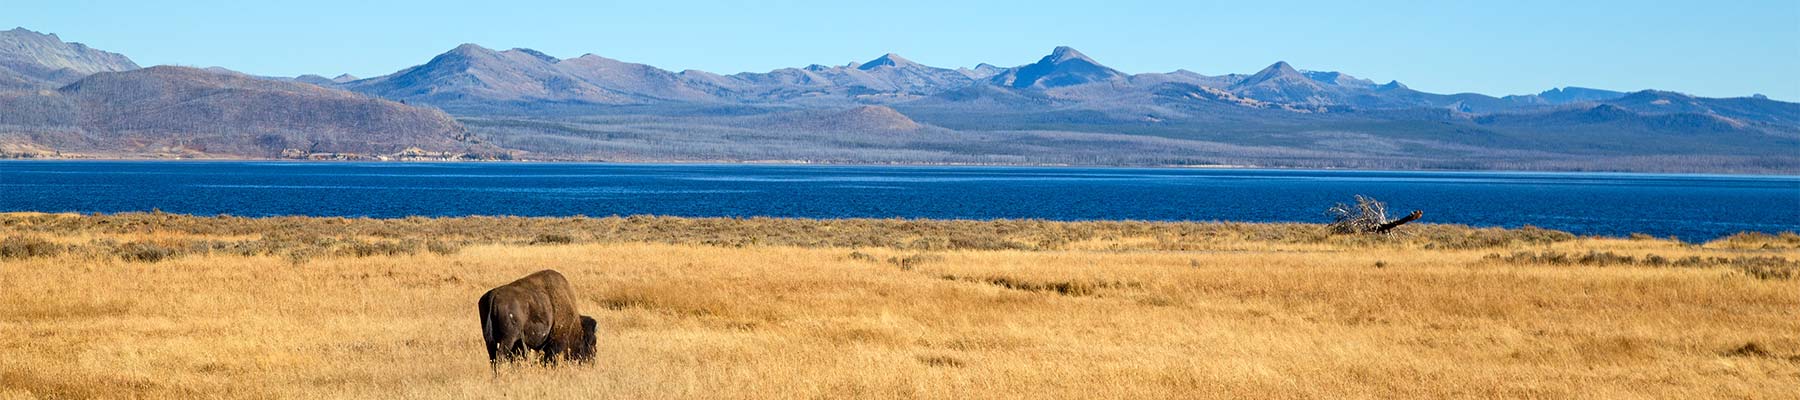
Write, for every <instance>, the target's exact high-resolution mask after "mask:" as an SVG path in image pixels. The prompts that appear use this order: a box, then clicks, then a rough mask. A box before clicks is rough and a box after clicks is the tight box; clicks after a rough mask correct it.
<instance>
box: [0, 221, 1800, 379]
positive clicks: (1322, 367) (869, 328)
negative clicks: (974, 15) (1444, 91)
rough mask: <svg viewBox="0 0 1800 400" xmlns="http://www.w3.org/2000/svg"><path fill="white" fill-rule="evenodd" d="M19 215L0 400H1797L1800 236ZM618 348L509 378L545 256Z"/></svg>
mask: <svg viewBox="0 0 1800 400" xmlns="http://www.w3.org/2000/svg"><path fill="white" fill-rule="evenodd" d="M1323 232H1324V228H1323V227H1321V226H1314V225H1298V224H1227V223H1180V224H1177V223H1136V222H1110V223H1109V222H1096V223H1052V222H1039V221H993V222H973V221H882V220H844V221H806V220H770V219H681V218H644V217H633V218H560V219H525V218H457V219H422V218H412V219H403V220H357V219H338V218H270V219H245V218H214V217H191V216H180V215H168V214H121V215H108V216H77V215H46V214H4V215H0V238H3V241H0V398H90V397H97V398H383V399H386V398H472V397H474V398H480V397H524V398H531V397H546V398H959V399H960V398H1240V397H1257V398H1418V397H1534V398H1641V397H1650V398H1720V397H1724V398H1794V396H1795V393H1800V277H1796V276H1795V275H1796V262H1797V261H1796V260H1800V236H1792V235H1784V236H1767V235H1740V236H1736V237H1732V238H1729V239H1723V240H1719V241H1714V242H1711V243H1705V244H1688V243H1680V242H1676V241H1671V240H1665V239H1654V238H1635V239H1623V238H1575V237H1571V236H1568V235H1566V234H1560V233H1557V232H1548V231H1540V230H1497V229H1470V228H1466V227H1457V226H1444V225H1419V226H1407V227H1403V228H1402V229H1401V233H1400V234H1398V235H1395V236H1393V237H1345V236H1330V235H1327V234H1324V233H1323ZM546 268H550V269H556V270H559V271H562V272H563V273H564V274H566V275H567V276H568V277H569V279H570V280H571V281H572V283H573V284H574V285H575V289H576V290H577V291H578V292H579V296H578V301H579V302H580V307H581V308H582V310H583V312H584V313H585V314H589V315H592V316H594V317H595V318H596V319H598V320H599V321H600V326H601V338H600V349H599V354H600V357H599V359H598V361H597V362H596V363H594V364H592V365H587V366H578V367H561V368H551V369H546V368H542V367H538V366H533V365H524V364H522V365H515V366H511V367H508V368H504V369H502V371H501V374H500V375H499V376H498V377H495V376H492V375H490V373H489V370H488V365H487V360H486V354H485V352H484V350H483V349H482V343H481V334H480V330H479V322H478V320H477V319H476V311H475V302H476V299H477V298H478V297H479V296H480V295H481V293H482V292H484V291H485V290H486V289H488V288H490V287H492V286H495V285H499V284H502V283H505V282H508V281H510V280H512V279H514V278H517V277H519V276H522V275H524V274H527V273H530V272H532V271H536V270H540V269H546Z"/></svg>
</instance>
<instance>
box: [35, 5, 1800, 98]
mask: <svg viewBox="0 0 1800 400" xmlns="http://www.w3.org/2000/svg"><path fill="white" fill-rule="evenodd" d="M162 3H178V4H162ZM283 3H285V4H283ZM658 3H665V2H653V1H631V2H608V1H527V0H515V1H506V2H474V1H469V2H462V1H372V0H363V1H335V0H327V1H311V2H306V3H298V2H294V3H289V2H240V1H184V2H145V1H82V0H0V9H3V10H4V11H3V12H0V29H9V28H10V27H12V26H22V27H26V28H28V29H32V30H37V31H40V32H50V33H56V34H58V35H60V36H62V38H63V39H64V40H68V41H78V42H83V43H87V44H88V45H91V46H94V47H96V48H100V49H105V50H109V51H114V52H119V53H123V54H125V55H127V56H130V57H132V59H134V60H136V61H138V63H139V64H144V65H155V64H180V65H193V66H223V67H227V68H231V69H235V70H239V71H244V72H249V73H254V74H260V75H281V76H293V75H299V74H305V73H316V74H321V75H327V76H330V75H336V74H338V73H344V72H348V73H351V74H354V75H357V76H362V77H368V76H375V75H382V74H386V73H390V72H393V71H395V70H398V69H401V68H405V67H408V66H412V65H416V64H420V63H423V62H424V61H426V60H428V59H430V58H431V57H432V56H434V55H437V54H439V53H442V52H444V51H447V50H449V49H451V48H453V47H455V46H456V45H458V44H460V43H466V42H467V43H478V44H481V45H483V46H487V47H491V48H496V49H505V48H512V47H528V48H534V49H537V50H541V51H544V52H546V53H549V54H551V55H554V56H558V57H574V56H579V55H581V54H583V53H595V54H599V55H603V56H607V57H611V58H616V59H621V60H625V61H632V62H640V63H645V64H650V65H655V66H658V67H662V68H665V69H670V70H682V69H690V68H692V69H702V70H707V71H713V72H720V73H733V72H742V71H767V70H771V69H775V68H781V67H789V66H804V65H806V64H814V63H817V64H842V63H845V62H850V61H866V60H868V59H871V58H874V57H877V56H879V55H881V54H883V53H887V52H895V53H899V54H901V55H903V56H905V57H907V58H910V59H912V60H914V61H918V62H921V63H925V64H930V65H935V66H942V67H958V66H973V65H975V64H976V63H980V62H988V63H993V64H996V65H1001V66H1011V65H1019V64H1025V63H1029V62H1032V61H1035V60H1036V59H1037V58H1039V57H1042V56H1043V55H1045V54H1048V53H1049V51H1050V49H1051V48H1052V47H1055V46H1058V45H1069V46H1073V47H1075V48H1077V49H1080V50H1081V51H1082V52H1084V53H1087V54H1088V55H1089V56H1092V57H1094V58H1095V59H1097V60H1099V61H1100V62H1101V63H1104V64H1107V65H1109V66H1112V67H1114V68H1118V69H1120V70H1124V71H1126V72H1131V73H1139V72H1166V71H1171V70H1175V69H1178V68H1185V69H1188V70H1192V71H1196V72H1200V73H1204V74H1208V75H1216V74H1224V73H1232V72H1238V73H1253V72H1255V71H1257V70H1258V69H1261V68H1263V67H1265V66H1267V65H1268V64H1270V63H1273V62H1275V61H1278V60H1285V61H1288V62H1290V63H1292V64H1294V65H1295V66H1296V67H1298V68H1301V69H1313V70H1336V71H1342V72H1345V73H1349V74H1351V75H1356V76H1359V77H1365V78H1370V79H1374V80H1376V81H1380V82H1386V81H1387V80H1390V79H1398V80H1400V81H1401V82H1402V83H1406V84H1407V85H1409V86H1412V87H1413V88H1415V89H1421V90H1426V91H1432V92H1445V93H1449V92H1481V93H1488V94H1496V95H1500V94H1518V93H1535V92H1538V91H1541V90H1544V89H1548V88H1551V87H1558V86H1570V85H1573V86H1588V87H1598V88H1605V89H1615V90H1635V89H1645V88H1657V89H1667V90H1676V91H1681V92H1688V93H1694V94H1699V95H1704V96H1744V95H1749V94H1752V93H1763V94H1766V95H1768V96H1770V97H1774V98H1778V99H1783V100H1788V101H1794V100H1800V1H1795V0H1775V1H1710V2H1701V1H1683V2H1664V1H1575V2H1569V1H1481V2H1474V1H1470V2H1462V1H1419V2H1367V3H1361V4H1340V3H1339V2H1308V1H1291V2H1282V3H1268V2H1247V1H1236V2H1204V1H1111V2H1102V1H1092V0H1086V1H1063V0H1043V1H1018V2H1007V3H1001V2H981V4H968V3H975V2H972V1H971V2H964V1H897V2H879V3H871V2H858V1H843V0H838V1H762V2H709V1H684V2H671V3H673V4H658ZM1571 3H1572V4H1571Z"/></svg>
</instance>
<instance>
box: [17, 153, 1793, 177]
mask: <svg viewBox="0 0 1800 400" xmlns="http://www.w3.org/2000/svg"><path fill="white" fill-rule="evenodd" d="M7 162H27V163H28V162H44V163H60V162H122V163H129V162H143V163H189V162H191V163H234V162H237V163H293V164H326V165H329V164H349V165H355V164H395V165H403V164H418V165H435V164H513V165H618V166H671V165H675V166H771V167H783V166H792V167H872V168H879V167H893V168H1046V169H1056V168H1067V169H1122V170H1129V169H1164V170H1214V171H1318V172H1349V173H1470V174H1567V175H1617V176H1634V175H1637V176H1692V177H1766V178H1793V179H1800V171H1783V172H1744V173H1732V172H1642V171H1625V170H1578V169H1561V170H1557V169H1551V170H1534V169H1428V168H1421V169H1362V168H1329V167H1280V166H1258V165H1223V164H1222V165H1084V164H1003V163H993V164H987V163H856V162H843V163H839V162H818V161H591V160H587V161H583V160H466V161H455V160H448V161H445V160H420V161H414V160H385V161H384V160H295V159H280V158H176V159H170V158H0V164H3V163H7Z"/></svg>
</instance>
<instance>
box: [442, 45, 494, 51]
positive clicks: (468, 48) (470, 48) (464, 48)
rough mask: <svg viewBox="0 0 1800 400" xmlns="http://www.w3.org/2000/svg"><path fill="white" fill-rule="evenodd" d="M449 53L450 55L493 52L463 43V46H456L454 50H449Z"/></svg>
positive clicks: (479, 46)
mask: <svg viewBox="0 0 1800 400" xmlns="http://www.w3.org/2000/svg"><path fill="white" fill-rule="evenodd" d="M449 52H450V53H491V52H493V50H490V49H488V48H486V47H481V45H479V44H474V43H463V44H459V45H456V48H454V49H450V51H449Z"/></svg>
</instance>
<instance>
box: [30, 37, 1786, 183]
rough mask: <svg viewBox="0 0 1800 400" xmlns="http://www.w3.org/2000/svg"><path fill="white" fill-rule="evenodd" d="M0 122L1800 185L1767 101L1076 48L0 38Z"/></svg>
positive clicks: (560, 146)
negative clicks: (1787, 175)
mask: <svg viewBox="0 0 1800 400" xmlns="http://www.w3.org/2000/svg"><path fill="white" fill-rule="evenodd" d="M120 82H134V83H132V84H129V85H128V84H123V83H120ZM134 85H135V86H134ZM149 87H158V88H162V87H179V88H180V89H159V90H157V91H153V92H155V93H157V95H154V96H146V95H143V93H142V92H144V91H145V90H148V89H145V88H149ZM98 88H104V89H98ZM218 93H234V95H231V96H220V95H218ZM296 104H305V105H306V106H305V107H294V105H296ZM0 110H5V111H7V113H6V114H7V115H6V116H3V117H0V152H3V151H10V152H12V153H13V154H25V153H27V152H26V151H25V150H31V152H35V153H36V154H43V153H44V152H46V151H50V152H62V153H69V152H75V153H86V154H95V155H102V156H141V155H144V154H146V153H147V151H146V150H145V149H149V148H157V149H168V148H170V146H171V145H172V144H173V145H177V147H180V146H182V145H180V143H191V142H184V140H186V139H190V138H202V137H203V138H204V139H203V140H202V142H207V143H218V144H215V145H208V146H206V148H205V149H204V150H196V149H194V148H193V147H192V146H187V147H182V148H183V149H185V150H184V151H186V153H185V154H187V155H189V156H202V157H204V156H213V157H270V154H275V153H279V152H280V151H282V150H285V149H299V148H300V147H304V149H302V150H305V151H307V152H320V151H325V152H355V153H381V152H392V151H395V150H396V149H404V148H412V147H417V148H420V149H426V150H431V151H450V152H471V153H481V154H488V155H503V156H505V157H511V158H525V159H558V160H595V161H726V162H730V161H788V162H834V163H835V162H842V163H909V164H910V163H995V164H1100V165H1221V164H1223V165H1254V166H1271V167H1337V168H1448V169H1538V170H1624V171H1680V172H1793V171H1800V156H1797V155H1796V153H1800V151H1796V150H1800V104H1796V103H1789V102H1781V101H1775V100H1771V99H1767V98H1764V97H1762V96H1750V97H1737V98H1705V97H1698V96H1690V95H1686V94H1682V93H1676V92H1669V91H1658V90H1640V91H1632V92H1624V91H1611V90H1601V89H1591V88H1581V87H1563V88H1555V89H1550V90H1546V91H1543V92H1541V93H1536V94H1524V95H1508V96H1489V95H1484V94H1477V93H1454V94H1437V93H1428V92H1422V91H1417V90H1413V89H1411V88H1408V87H1407V86H1406V85H1404V84H1401V83H1400V82H1397V81H1389V82H1386V83H1376V82H1374V81H1371V80H1368V79H1362V78H1358V77H1355V76H1351V75H1349V74H1345V73H1341V72H1333V71H1312V70H1304V69H1298V68H1296V67H1294V66H1292V65H1289V64H1288V63H1286V62H1275V63H1273V64H1271V65H1269V66H1268V67H1266V68H1263V69H1262V70H1260V71H1256V72H1254V73H1250V74H1227V75H1218V76H1208V75H1203V74H1198V73H1194V72H1191V71H1187V70H1177V71H1173V72H1167V73H1138V74H1131V73H1126V72H1122V71H1119V70H1117V69H1113V68H1111V67H1107V66H1106V65H1104V64H1102V63H1101V62H1100V61H1097V60H1095V59H1094V58H1092V57H1089V56H1087V55H1085V54H1082V53H1081V52H1080V51H1077V50H1075V49H1073V48H1069V47H1056V48H1055V49H1053V50H1051V52H1050V54H1049V55H1046V56H1044V57H1043V58H1041V59H1039V60H1037V61H1035V62H1031V63H1027V64H1021V65H1017V66H1014V67H998V66H995V65H992V64H985V63H984V64H979V65H977V66H974V67H968V68H955V69H950V68H940V67H933V66H928V65H924V64H920V63H917V62H914V61H911V60H908V59H906V58H904V57H902V56H900V55H897V54H892V53H889V54H884V55H881V56H878V57H875V58H873V59H871V60H869V61H866V62H850V63H844V64H837V65H819V64H813V65H808V66H805V67H796V68H782V69H777V70H773V71H768V72H745V73H736V74H729V75H724V74H716V73H711V72H705V71H697V70H685V71H668V70H663V69H660V68H657V67H654V66H649V65H644V64H637V63H631V62H626V61H620V60H614V59H610V58H606V57H602V56H599V55H594V54H585V55H581V56H578V57H573V58H557V57H554V56H550V55H548V54H544V53H542V52H538V51H535V50H530V49H522V48H515V49H509V50H493V49H488V48H485V47H482V46H479V45H474V44H464V45H461V46H457V47H456V48H454V49H451V50H450V51H447V52H445V53H443V54H440V55H438V56H436V57H433V58H432V59H430V60H427V61H425V62H424V63H422V64H420V65H417V66H413V67H408V68H405V69H401V70H399V71H396V72H394V73H392V74H388V75H383V76H376V77H371V78H366V79H357V78H355V77H351V76H348V75H339V76H337V77H335V78H325V77H324V76H321V75H304V76H299V77H291V78H288V77H257V76H251V75H247V74H242V73H238V72H235V71H231V70H227V69H223V68H208V69H192V68H180V67H152V68H144V69H140V68H138V66H137V65H136V64H133V63H132V62H131V61H130V60H129V59H128V58H126V57H124V56H122V55H118V54H114V53H108V52H104V51H99V50H95V49H91V48H88V47H87V46H83V45H81V44H77V43H64V42H62V41H60V40H59V39H57V37H56V36H55V35H46V34H39V33H36V32H31V31H28V30H24V29H15V30H12V31H6V32H0ZM437 110H443V112H439V111H437ZM445 112H447V115H446V114H445ZM451 116H454V117H451ZM159 135H160V136H159ZM124 137H130V138H132V139H131V140H122V139H116V138H124ZM273 137H279V138H280V140H276V139H270V138H273ZM232 138H238V139H232ZM243 138H265V139H261V141H260V142H259V141H258V140H257V139H243ZM277 148H279V149H277ZM9 149H10V150H9ZM148 153H154V152H148Z"/></svg>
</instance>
